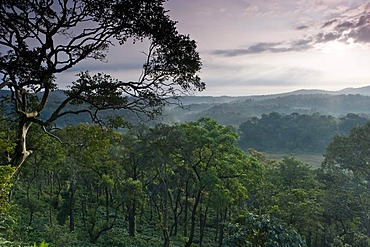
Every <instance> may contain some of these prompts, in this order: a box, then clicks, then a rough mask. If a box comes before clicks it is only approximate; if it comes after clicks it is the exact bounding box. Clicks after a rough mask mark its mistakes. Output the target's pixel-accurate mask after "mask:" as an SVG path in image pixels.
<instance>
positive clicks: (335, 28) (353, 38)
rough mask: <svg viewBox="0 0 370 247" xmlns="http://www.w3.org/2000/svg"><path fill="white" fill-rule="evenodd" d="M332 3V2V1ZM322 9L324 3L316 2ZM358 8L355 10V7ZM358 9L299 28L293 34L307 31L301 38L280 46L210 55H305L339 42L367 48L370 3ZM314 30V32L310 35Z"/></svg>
mask: <svg viewBox="0 0 370 247" xmlns="http://www.w3.org/2000/svg"><path fill="white" fill-rule="evenodd" d="M334 2H335V1H334ZM317 3H318V5H320V6H321V5H323V1H317ZM357 7H358V6H357ZM360 9H361V10H358V8H357V9H356V8H351V9H348V11H346V12H344V13H341V14H337V16H335V17H332V18H330V19H329V20H323V21H321V23H320V22H319V23H316V24H313V25H311V26H309V25H300V26H297V27H295V28H294V29H295V30H307V33H308V30H310V32H309V34H307V33H306V34H305V36H304V37H303V38H300V39H295V40H291V41H281V42H259V43H255V44H253V45H251V46H249V47H247V48H239V49H225V50H215V51H213V52H212V53H213V54H215V55H221V56H226V57H235V56H243V55H250V54H261V53H285V52H293V51H294V52H298V51H307V50H311V49H315V48H317V47H318V46H317V45H319V44H323V43H328V42H333V41H336V42H342V43H344V44H348V43H358V44H362V45H363V44H370V3H369V4H366V5H362V7H361V8H360ZM312 30H316V32H315V31H314V32H312Z"/></svg>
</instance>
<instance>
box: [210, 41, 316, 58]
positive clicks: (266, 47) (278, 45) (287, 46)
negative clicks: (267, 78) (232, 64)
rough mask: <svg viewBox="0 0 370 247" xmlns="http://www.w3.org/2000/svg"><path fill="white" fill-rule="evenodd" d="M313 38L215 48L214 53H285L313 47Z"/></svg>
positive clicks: (225, 54)
mask: <svg viewBox="0 0 370 247" xmlns="http://www.w3.org/2000/svg"><path fill="white" fill-rule="evenodd" d="M311 43H312V41H311V39H301V40H296V41H293V42H292V43H283V42H272V43H257V44H255V45H252V46H250V47H248V48H245V49H229V50H215V51H213V52H212V53H213V54H215V55H222V56H226V57H235V56H242V55H249V54H260V53H265V52H271V53H283V52H290V51H302V50H307V49H310V48H312V45H311Z"/></svg>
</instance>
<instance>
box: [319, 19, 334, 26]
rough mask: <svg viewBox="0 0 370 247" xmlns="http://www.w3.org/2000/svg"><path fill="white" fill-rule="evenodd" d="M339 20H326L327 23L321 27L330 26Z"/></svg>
mask: <svg viewBox="0 0 370 247" xmlns="http://www.w3.org/2000/svg"><path fill="white" fill-rule="evenodd" d="M337 21H338V20H337V19H333V20H330V21H328V22H325V23H324V24H323V25H322V26H321V28H326V27H329V26H331V25H332V24H333V23H335V22H337Z"/></svg>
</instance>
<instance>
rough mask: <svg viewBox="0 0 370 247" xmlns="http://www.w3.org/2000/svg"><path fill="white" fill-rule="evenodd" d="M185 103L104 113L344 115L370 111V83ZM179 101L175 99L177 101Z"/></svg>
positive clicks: (167, 118) (230, 119)
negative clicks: (161, 109) (155, 109)
mask: <svg viewBox="0 0 370 247" xmlns="http://www.w3.org/2000/svg"><path fill="white" fill-rule="evenodd" d="M6 95H9V91H5V90H2V91H0V97H3V96H6ZM64 98H65V95H64V92H63V91H62V90H56V91H54V92H52V94H51V96H50V98H49V104H48V106H47V108H46V109H45V112H44V113H43V115H42V117H44V118H46V117H47V116H48V114H50V113H51V112H52V110H53V109H55V107H56V106H57V105H58V104H59V103H60V102H61V101H62V100H63V99H64ZM180 102H181V106H179V105H177V104H171V105H169V106H168V107H166V108H165V109H164V113H163V115H162V116H160V117H159V118H158V119H156V120H155V121H151V122H150V121H149V120H148V119H147V118H145V117H143V116H141V117H139V118H138V117H137V116H136V115H134V114H132V113H130V112H128V111H124V110H120V111H111V112H107V113H106V114H104V115H109V114H114V115H125V116H126V118H127V119H128V120H129V121H131V122H138V121H142V120H143V119H144V120H145V121H147V122H148V123H151V124H154V123H158V122H164V123H174V122H185V121H194V120H197V119H199V118H200V117H204V116H206V117H211V118H213V119H215V120H217V121H218V122H219V123H221V124H227V125H233V126H238V125H239V124H240V123H242V122H245V121H247V120H248V119H250V118H252V117H256V116H257V117H258V116H261V115H262V114H268V113H270V112H277V113H279V114H287V115H289V114H291V113H298V114H313V113H320V114H322V115H331V116H334V117H340V116H344V115H346V114H348V113H355V114H363V115H370V107H369V106H370V86H368V87H362V88H345V89H343V90H339V91H325V90H304V89H302V90H297V91H293V92H288V93H282V94H273V95H259V96H240V97H230V96H219V97H212V96H184V97H181V98H180ZM173 103H175V101H173ZM78 122H90V120H89V118H88V116H87V115H80V116H70V117H68V118H63V119H60V120H58V122H57V125H59V126H65V125H68V124H76V123H78Z"/></svg>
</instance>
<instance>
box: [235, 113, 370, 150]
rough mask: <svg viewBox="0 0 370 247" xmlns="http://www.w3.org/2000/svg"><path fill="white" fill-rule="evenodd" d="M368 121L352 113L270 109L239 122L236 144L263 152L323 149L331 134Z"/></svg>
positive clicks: (341, 133)
mask: <svg viewBox="0 0 370 247" xmlns="http://www.w3.org/2000/svg"><path fill="white" fill-rule="evenodd" d="M368 121H369V119H368V118H366V117H363V116H361V115H357V114H353V113H349V114H347V115H346V116H345V117H340V118H335V117H333V116H330V115H321V114H319V113H315V114H312V115H306V114H303V115H301V114H298V113H292V114H290V115H282V114H279V113H277V112H272V113H269V114H262V116H261V117H260V118H257V117H253V118H251V119H250V120H248V121H247V122H244V123H242V124H241V125H240V127H239V133H240V140H239V145H240V147H241V148H242V149H243V150H247V149H250V148H252V149H256V150H259V151H263V152H276V153H303V152H304V153H324V151H325V149H326V147H327V145H328V144H329V143H330V142H331V141H332V139H333V137H334V136H336V135H343V134H347V133H348V132H349V131H350V130H351V129H352V128H354V127H356V126H363V125H365V124H366V123H367V122H368Z"/></svg>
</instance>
